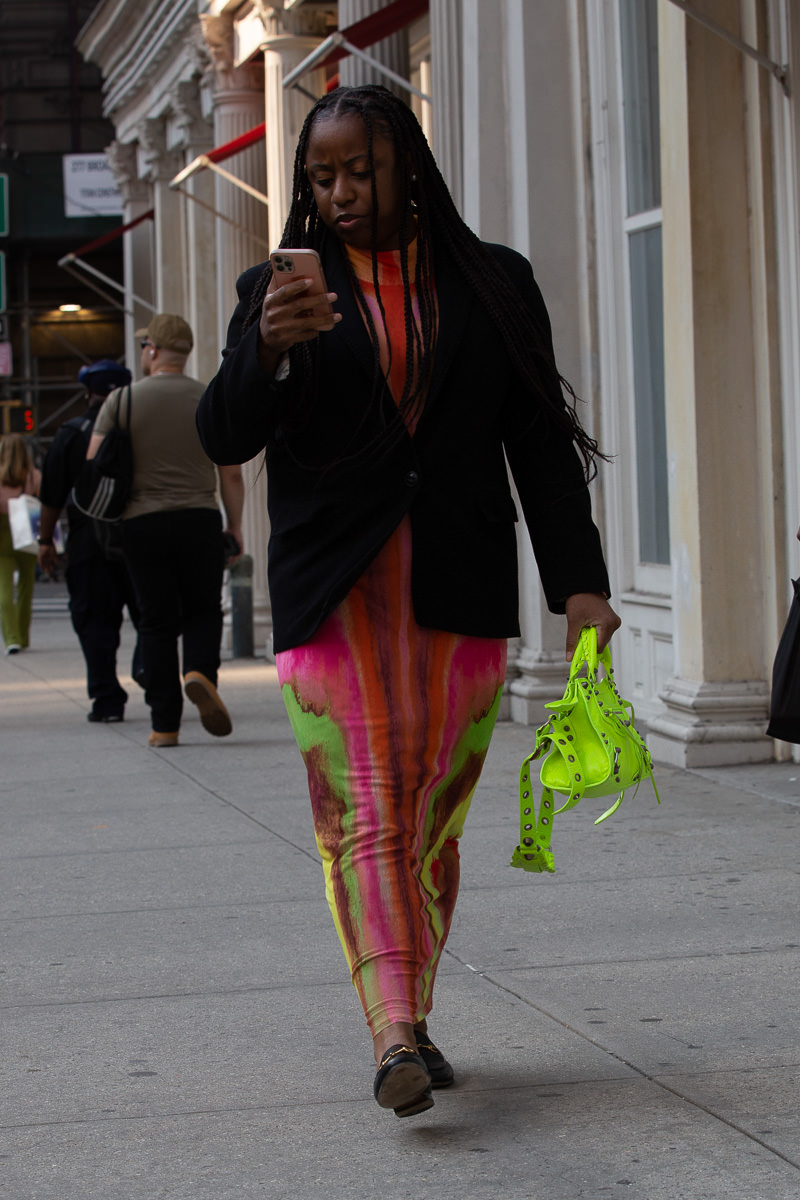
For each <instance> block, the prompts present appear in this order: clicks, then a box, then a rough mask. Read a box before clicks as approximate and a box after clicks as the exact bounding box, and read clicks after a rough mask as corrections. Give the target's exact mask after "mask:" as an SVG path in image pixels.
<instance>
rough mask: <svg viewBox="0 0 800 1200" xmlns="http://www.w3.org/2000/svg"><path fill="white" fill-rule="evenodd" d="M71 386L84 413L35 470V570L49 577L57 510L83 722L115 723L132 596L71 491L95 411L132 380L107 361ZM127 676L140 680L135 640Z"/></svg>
mask: <svg viewBox="0 0 800 1200" xmlns="http://www.w3.org/2000/svg"><path fill="white" fill-rule="evenodd" d="M78 381H79V383H82V384H83V385H84V387H85V388H86V400H87V408H86V411H85V413H84V414H83V416H80V417H73V418H71V419H70V420H69V421H66V422H65V423H64V424H63V425H62V426H61V428H60V429H59V430H58V433H57V434H56V436H55V438H54V439H53V442H52V444H51V446H50V449H49V450H48V452H47V457H46V459H45V462H44V467H43V470H42V488H41V501H42V517H41V527H40V536H39V567H40V568H41V570H43V571H46V572H47V573H48V574H52V573H53V572H54V570H55V568H56V562H57V559H56V551H55V547H54V545H53V533H54V530H55V527H56V522H57V521H58V519H59V516H60V515H61V513H62V511H66V515H67V520H68V522H69V532H68V535H67V543H66V554H67V567H66V572H65V574H66V582H67V588H68V591H69V609H70V616H71V618H72V626H73V629H74V630H75V632H76V634H77V635H78V640H79V641H80V644H81V650H82V651H83V657H84V659H85V661H86V688H87V691H88V693H89V699H90V700H91V701H92V707H91V709H90V710H89V712H88V714H87V720H89V721H92V722H102V723H104V724H109V723H112V722H117V721H122V720H123V719H124V716H125V703H126V701H127V699H128V693H127V692H126V691H125V689H124V688H123V686H122V684H121V683H120V682H119V679H118V677H117V651H118V649H119V643H120V629H121V626H122V618H123V613H124V609H125V608H127V609H128V613H129V615H130V618H131V620H132V621H133V624H134V626H135V627H136V628H137V629H138V626H139V608H138V604H137V601H136V592H135V589H134V586H133V582H132V580H131V577H130V575H129V573H128V569H127V566H126V565H125V561H124V559H123V557H122V551H121V549H120V548H119V546H118V545H116V544H115V540H116V539H115V537H114V532H115V531H114V527H113V526H103V527H100V526H99V524H98V522H96V521H94V520H92V518H91V517H88V516H86V515H85V514H84V513H82V512H81V511H80V509H79V508H77V507H76V505H75V504H74V503H73V502H72V499H71V497H72V488H73V486H74V484H75V481H76V480H77V478H78V475H79V474H80V471H81V468H82V466H83V463H84V461H85V459H86V450H87V447H88V445H89V439H90V437H91V435H92V429H93V428H94V423H95V420H96V418H97V414H98V413H99V411H100V408H101V406H102V404H103V401H104V400H105V398H106V396H108V394H109V392H112V391H113V390H114V389H115V388H119V387H125V386H127V384H129V383H130V381H131V373H130V371H129V370H128V369H127V367H122V366H120V365H119V363H117V362H115V361H114V360H113V359H110V358H101V359H99V360H98V361H97V362H94V363H90V364H88V365H87V366H84V367H81V369H80V371H79V372H78ZM131 675H132V676H133V678H134V679H135V680H136V681H137V682H139V683H141V661H140V655H139V642H138V638H137V643H136V649H135V651H134V654H133V661H132V663H131Z"/></svg>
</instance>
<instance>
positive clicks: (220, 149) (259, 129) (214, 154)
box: [205, 121, 267, 163]
mask: <svg viewBox="0 0 800 1200" xmlns="http://www.w3.org/2000/svg"><path fill="white" fill-rule="evenodd" d="M266 136H267V125H266V122H265V121H262V122H261V124H260V125H254V126H253V128H252V129H248V130H247V132H246V133H240V134H239V136H238V137H235V138H231V140H230V141H229V142H223V143H222V145H221V146H215V147H214V149H213V150H209V152H208V154H206V156H205V157H206V158H207V159H209V160H210V161H211V162H215V163H218V162H224V161H225V159H226V158H231V157H232V156H233V155H234V154H240V153H241V152H242V150H247V148H248V147H249V146H254V145H255V144H256V142H263V140H264V138H265V137H266Z"/></svg>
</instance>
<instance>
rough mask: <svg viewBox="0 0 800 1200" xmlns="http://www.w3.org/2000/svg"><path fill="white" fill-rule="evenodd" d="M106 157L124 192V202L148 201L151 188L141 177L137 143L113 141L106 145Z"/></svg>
mask: <svg viewBox="0 0 800 1200" xmlns="http://www.w3.org/2000/svg"><path fill="white" fill-rule="evenodd" d="M106 158H107V159H108V162H109V165H110V167H111V170H112V171H113V172H114V178H115V179H116V181H117V185H118V187H119V190H120V191H121V192H122V199H123V203H124V204H125V205H126V206H127V205H129V204H135V203H137V202H145V201H147V200H148V199H149V197H150V188H149V185H148V183H147V182H146V180H143V179H140V178H139V173H138V170H137V150H136V143H135V142H118V141H113V142H111V144H110V145H108V146H106Z"/></svg>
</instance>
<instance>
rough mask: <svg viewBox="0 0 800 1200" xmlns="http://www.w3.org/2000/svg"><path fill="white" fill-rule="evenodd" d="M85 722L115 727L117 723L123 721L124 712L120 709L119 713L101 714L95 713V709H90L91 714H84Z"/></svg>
mask: <svg viewBox="0 0 800 1200" xmlns="http://www.w3.org/2000/svg"><path fill="white" fill-rule="evenodd" d="M86 720H87V721H92V722H93V723H99V722H102V724H103V725H116V724H117V723H118V722H119V721H124V720H125V710H124V709H120V711H119V712H107V713H103V712H96V711H95V709H92V710H91V712H88V713H87V714H86Z"/></svg>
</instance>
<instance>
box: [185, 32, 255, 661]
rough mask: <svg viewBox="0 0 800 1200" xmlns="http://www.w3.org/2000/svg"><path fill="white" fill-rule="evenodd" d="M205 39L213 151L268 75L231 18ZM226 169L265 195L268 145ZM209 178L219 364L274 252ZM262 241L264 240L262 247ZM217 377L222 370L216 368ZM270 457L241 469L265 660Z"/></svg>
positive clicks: (242, 124)
mask: <svg viewBox="0 0 800 1200" xmlns="http://www.w3.org/2000/svg"><path fill="white" fill-rule="evenodd" d="M200 20H201V25H202V31H203V37H204V39H205V44H206V48H207V51H208V54H209V57H210V59H211V68H210V70H209V72H208V74H207V77H206V86H208V87H209V89H210V92H211V97H212V103H213V119H214V144H215V145H216V146H221V145H224V144H225V143H226V142H230V141H232V140H233V138H236V137H239V136H240V135H241V134H243V133H247V131H248V130H250V129H253V128H254V126H256V125H260V124H261V123H262V121H263V120H264V68H263V65H262V64H261V63H259V62H256V63H248V64H246V65H244V66H241V67H235V66H234V60H233V20H232V18H230V17H226V16H220V17H212V16H204V17H201V18H200ZM221 165H223V166H224V168H225V170H226V171H228V172H230V174H231V175H235V176H236V177H237V179H241V180H243V181H244V182H245V183H248V184H250V185H251V186H252V187H254V188H257V189H258V191H260V192H263V193H265V194H266V190H267V178H266V176H267V171H266V153H265V148H264V142H263V141H261V142H257V143H255V144H254V145H252V146H250V147H249V148H248V149H246V150H243V151H241V152H240V153H239V154H236V155H234V156H233V157H232V158H230V159H226V160H225V162H224V164H221ZM205 174H206V175H207V176H208V177H209V179H210V180H211V181H212V182H213V189H214V191H213V202H214V207H215V208H216V209H217V210H218V212H221V213H224V214H225V216H226V217H230V218H231V219H232V220H233V221H235V222H236V225H235V226H234V225H231V224H229V223H228V221H225V220H222V219H221V218H220V219H217V221H216V229H215V245H216V297H217V313H218V321H217V328H216V330H215V343H214V350H215V356H216V359H217V363H218V361H219V350H220V349H221V347H222V346H224V344H225V335H226V331H227V326H228V321H229V320H230V317H231V314H232V313H233V310H234V307H235V306H236V280H237V279H238V277H239V275H240V274H241V273H242V271H245V270H246V269H247V268H248V267H250V266H253V265H254V264H255V263H258V262H262V261H263V260H264V259H265V258H266V257H267V253H268V249H267V245H266V244H265V243H266V240H267V224H268V218H267V209H266V207H265V206H264V205H263V204H261V203H260V201H258V200H256V199H255V198H254V197H253V196H250V195H248V193H247V192H244V191H242V189H241V188H237V187H236V185H235V184H232V183H229V182H228V181H227V180H226V179H222V178H220V176H218V175H215V174H214V173H213V172H211V171H208V172H205ZM256 238H258V239H260V240H259V241H257V240H256ZM214 369H215V370H216V366H215V368H214ZM263 461H264V456H263V455H258V457H257V458H255V459H253V460H252V461H251V462H248V463H243V464H242V475H243V476H244V486H245V501H244V514H243V519H242V528H243V533H244V548H245V552H246V553H247V554H249V555H251V557H252V559H253V627H254V641H255V645H256V646H257V647H261V648H262V649H263V651H264V652H265V653H267V654H268V655H269V654H271V644H272V613H271V610H270V604H269V592H268V589H267V542H268V541H269V521H268V518H267V478H266V474H265V472H264V470H263ZM223 636H224V643H225V644H226V645H228V646H230V639H231V630H230V626H229V623H228V621H227V620H226V625H225V632H224V635H223Z"/></svg>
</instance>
